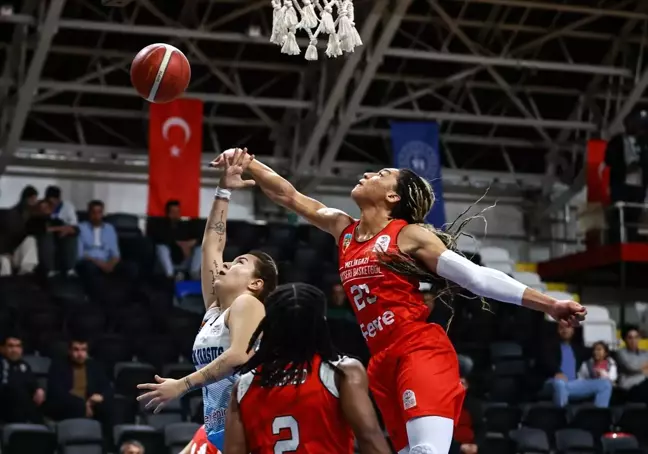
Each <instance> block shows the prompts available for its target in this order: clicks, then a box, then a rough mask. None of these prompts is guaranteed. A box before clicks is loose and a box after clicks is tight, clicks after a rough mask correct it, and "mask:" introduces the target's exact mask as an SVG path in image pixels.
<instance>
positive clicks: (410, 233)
mask: <svg viewBox="0 0 648 454" xmlns="http://www.w3.org/2000/svg"><path fill="white" fill-rule="evenodd" d="M433 229H434V228H433V227H426V226H423V225H419V224H408V225H406V226H405V227H403V228H402V229H401V231H400V233H399V235H398V246H399V247H400V249H401V250H402V251H403V252H405V253H413V252H416V251H417V250H419V249H422V248H429V247H433V248H439V249H445V248H446V247H445V245H444V244H443V241H441V239H440V238H439V236H438V235H437V234H436V233H435V232H434V230H433Z"/></svg>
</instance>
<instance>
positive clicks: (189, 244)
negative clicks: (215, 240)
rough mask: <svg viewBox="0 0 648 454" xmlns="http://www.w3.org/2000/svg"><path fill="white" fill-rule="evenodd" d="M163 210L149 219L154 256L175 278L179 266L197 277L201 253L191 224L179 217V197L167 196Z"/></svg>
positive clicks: (168, 274)
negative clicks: (154, 219) (161, 216)
mask: <svg viewBox="0 0 648 454" xmlns="http://www.w3.org/2000/svg"><path fill="white" fill-rule="evenodd" d="M165 211H166V215H165V217H164V219H163V220H160V221H161V222H151V223H150V226H149V228H148V236H149V237H150V238H151V239H153V241H154V242H155V248H156V253H157V258H158V260H159V261H160V264H161V265H162V268H163V269H164V273H165V275H166V276H167V277H169V278H174V277H175V275H176V270H178V271H180V272H183V273H185V274H187V273H188V274H189V275H190V276H191V278H192V279H194V280H199V279H200V260H201V255H200V248H199V247H198V246H197V244H198V241H197V239H196V238H195V237H194V234H193V232H192V229H191V224H190V223H189V222H188V221H184V220H182V216H181V210H180V202H179V201H178V200H169V201H168V202H167V203H166V207H165Z"/></svg>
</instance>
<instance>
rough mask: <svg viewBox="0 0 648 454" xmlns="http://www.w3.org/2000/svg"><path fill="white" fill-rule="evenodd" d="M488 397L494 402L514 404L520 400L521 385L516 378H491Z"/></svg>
mask: <svg viewBox="0 0 648 454" xmlns="http://www.w3.org/2000/svg"><path fill="white" fill-rule="evenodd" d="M489 391H490V392H489V397H490V399H491V400H492V401H494V402H505V403H508V404H514V403H517V402H519V401H520V395H521V386H520V382H519V380H518V379H517V378H514V377H506V376H504V377H497V378H495V379H493V380H491V383H490V386H489Z"/></svg>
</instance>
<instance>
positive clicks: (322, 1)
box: [270, 0, 362, 60]
mask: <svg viewBox="0 0 648 454" xmlns="http://www.w3.org/2000/svg"><path fill="white" fill-rule="evenodd" d="M272 7H273V9H274V12H273V17H272V36H271V37H270V42H271V43H273V44H276V45H278V46H281V53H284V54H288V55H299V54H301V49H300V48H299V45H298V44H297V38H296V36H295V35H296V33H297V30H304V31H305V32H306V34H307V35H308V38H309V44H308V48H307V49H306V60H317V58H318V51H317V42H318V37H319V36H320V35H321V34H325V35H328V45H327V47H326V51H325V54H326V56H327V57H331V58H336V57H339V56H340V55H342V54H344V53H345V52H353V50H354V49H355V48H356V47H358V46H361V45H362V40H361V39H360V35H359V34H358V31H357V30H356V28H355V22H354V19H355V15H354V9H353V0H272ZM335 15H337V17H336V18H335V20H334V19H333V18H334V16H335Z"/></svg>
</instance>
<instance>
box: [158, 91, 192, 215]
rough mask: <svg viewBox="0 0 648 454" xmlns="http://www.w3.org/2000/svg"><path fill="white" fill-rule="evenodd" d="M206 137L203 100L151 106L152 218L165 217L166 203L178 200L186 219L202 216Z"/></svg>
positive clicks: (184, 100)
mask: <svg viewBox="0 0 648 454" xmlns="http://www.w3.org/2000/svg"><path fill="white" fill-rule="evenodd" d="M202 138H203V103H202V101H200V100H197V99H178V100H176V101H173V102H170V103H167V104H151V107H150V118H149V192H148V215H149V216H164V214H165V213H164V206H165V204H166V203H167V202H168V201H169V200H178V201H179V202H180V208H181V210H182V215H183V216H189V217H198V212H199V206H200V171H201V169H200V167H201V159H200V158H201V155H202Z"/></svg>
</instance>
